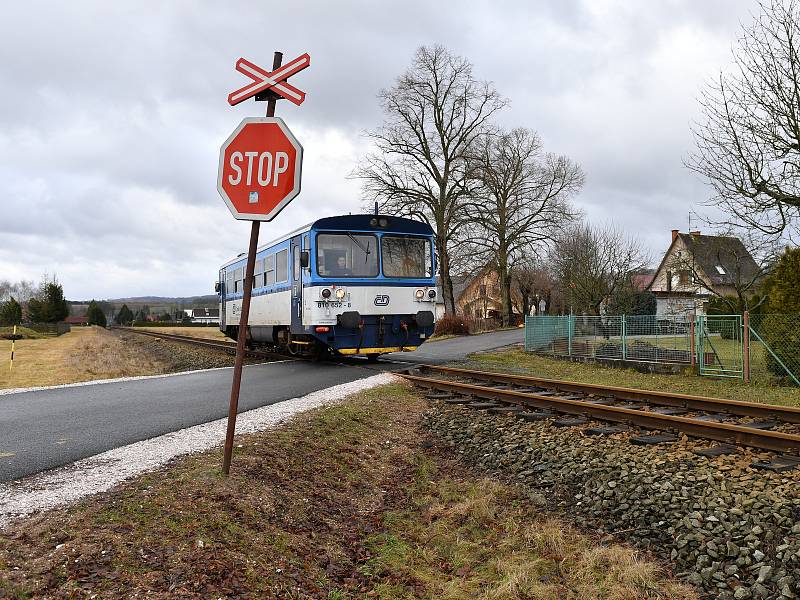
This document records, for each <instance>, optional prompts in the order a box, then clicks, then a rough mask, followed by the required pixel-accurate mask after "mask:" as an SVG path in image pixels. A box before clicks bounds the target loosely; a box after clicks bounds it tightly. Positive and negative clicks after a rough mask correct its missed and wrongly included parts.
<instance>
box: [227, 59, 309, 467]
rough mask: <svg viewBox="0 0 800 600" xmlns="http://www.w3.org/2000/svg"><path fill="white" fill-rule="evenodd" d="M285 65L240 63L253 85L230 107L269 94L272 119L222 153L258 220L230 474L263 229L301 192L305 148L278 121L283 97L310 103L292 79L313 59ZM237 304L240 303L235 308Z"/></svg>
mask: <svg viewBox="0 0 800 600" xmlns="http://www.w3.org/2000/svg"><path fill="white" fill-rule="evenodd" d="M282 60H283V54H281V53H280V52H276V53H275V56H274V58H273V63H272V71H267V70H265V69H262V68H261V67H259V66H258V65H255V64H253V63H251V62H250V61H248V60H245V59H244V58H240V59H239V60H238V61H237V63H236V70H237V71H239V72H240V73H244V74H245V75H247V76H248V77H249V78H250V79H252V80H253V81H252V82H251V83H249V84H247V85H246V86H244V87H243V88H240V89H238V90H236V91H234V92H232V93H231V94H229V95H228V103H229V104H230V105H231V106H235V105H236V104H238V103H240V102H243V101H244V100H247V99H248V98H252V97H253V96H256V95H257V94H262V96H263V95H266V99H267V116H266V117H251V118H246V119H244V120H243V121H242V122H241V123H239V126H238V127H237V128H236V129H234V130H233V133H232V134H231V135H230V137H228V139H227V140H225V143H224V144H222V148H220V153H219V169H218V171H217V190H218V191H219V194H220V196H222V199H223V200H225V204H227V205H228V208H229V209H230V211H231V213H232V214H233V216H234V217H236V218H237V219H246V220H249V221H252V224H251V227H250V245H249V248H248V252H247V263H246V266H245V276H244V294H243V295H242V296H243V297H242V300H241V302H242V304H241V309H240V317H239V329H238V333H237V335H236V360H235V361H234V364H233V382H232V384H231V400H230V405H229V407H228V428H227V432H226V433H225V454H224V457H223V459H222V472H223V473H224V474H225V475H227V474H228V473H229V472H230V467H231V459H232V457H233V437H234V434H235V432H236V415H237V413H238V412H239V390H240V387H241V382H242V366H243V363H244V353H245V341H246V339H247V337H248V335H247V320H248V317H249V314H250V299H251V298H252V290H253V272H254V267H255V262H256V249H257V247H258V230H259V225H260V223H261V221H271V220H272V219H274V218H275V216H276V215H277V214H278V213H279V212H281V210H283V208H285V207H286V205H287V204H289V202H291V201H292V199H293V198H294V197H295V196H297V194H299V193H300V175H301V170H302V164H303V147H302V146H301V145H300V143H299V142H298V141H297V138H295V137H294V135H292V132H291V131H289V128H288V127H287V126H286V123H284V122H283V120H282V119H278V118H276V117H275V104H276V101H277V100H278V99H279V98H286V99H287V100H289V101H291V102H293V103H294V104H296V105H298V106H299V105H300V104H302V103H303V101H305V98H306V95H305V92H303V91H301V90H298V89H297V88H296V87H294V86H293V85H290V84H289V83H287V82H286V80H287V79H288V78H289V77H290V76H291V75H294V74H295V73H297V72H299V71H302V70H303V69H305V68H306V67H308V66H309V65H310V64H311V57H309V55H308V54H302V55H300V56H299V57H297V58H296V59H294V60H293V61H291V62H289V63H287V64H285V65H283V66H281V62H282ZM267 92H268V93H267ZM258 99H259V97H256V100H258ZM235 302H236V301H235V300H234V301H232V302H230V304H231V305H233V304H234V303H235ZM223 306H224V307H225V309H226V310H227V306H228V303H223Z"/></svg>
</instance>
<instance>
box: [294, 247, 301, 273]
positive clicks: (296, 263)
mask: <svg viewBox="0 0 800 600" xmlns="http://www.w3.org/2000/svg"><path fill="white" fill-rule="evenodd" d="M292 262H293V263H294V264H293V265H292V267H293V270H294V280H295V281H300V246H295V247H294V254H293V255H292Z"/></svg>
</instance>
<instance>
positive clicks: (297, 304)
mask: <svg viewBox="0 0 800 600" xmlns="http://www.w3.org/2000/svg"><path fill="white" fill-rule="evenodd" d="M301 240H302V238H301V237H300V236H299V235H296V236H295V237H293V238H292V240H291V242H290V244H291V255H292V274H291V277H292V326H291V331H292V333H303V269H301V268H300V251H301V250H302V241H301Z"/></svg>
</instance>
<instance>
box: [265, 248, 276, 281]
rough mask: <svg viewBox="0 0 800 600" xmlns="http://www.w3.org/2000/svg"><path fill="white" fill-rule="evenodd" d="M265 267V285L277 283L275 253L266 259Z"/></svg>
mask: <svg viewBox="0 0 800 600" xmlns="http://www.w3.org/2000/svg"><path fill="white" fill-rule="evenodd" d="M265 260H266V265H265V267H264V268H265V269H266V272H265V273H264V284H265V285H272V284H273V283H275V255H274V254H270V255H269V256H268V257H267V258H266V259H265Z"/></svg>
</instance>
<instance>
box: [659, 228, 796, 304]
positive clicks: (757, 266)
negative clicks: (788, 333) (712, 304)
mask: <svg viewBox="0 0 800 600" xmlns="http://www.w3.org/2000/svg"><path fill="white" fill-rule="evenodd" d="M681 239H682V240H685V242H684V244H685V246H684V247H685V249H686V251H685V252H680V253H677V252H675V253H673V254H672V255H671V256H670V257H669V258H668V262H667V264H666V265H665V267H666V268H667V269H668V273H670V276H672V277H674V278H676V279H677V284H678V286H679V287H681V289H686V290H687V291H693V292H694V293H705V294H709V295H712V296H715V297H717V298H718V299H719V301H720V302H721V303H722V304H723V305H724V306H726V307H727V309H728V310H729V311H730V312H731V313H739V312H741V311H745V310H755V309H756V308H758V307H759V306H761V305H762V304H763V303H764V302H766V300H767V297H766V296H762V295H759V294H758V293H757V292H759V291H760V290H761V287H762V284H763V283H764V280H765V278H766V276H767V275H769V273H770V272H771V271H772V269H773V268H774V266H775V264H776V263H777V260H778V257H779V255H780V253H781V251H782V249H783V248H782V246H781V243H780V240H777V239H775V238H774V237H772V236H769V235H767V234H764V233H762V232H760V231H758V230H749V231H746V232H740V235H739V236H734V235H733V234H732V232H731V231H730V230H725V231H722V232H720V233H719V234H718V235H692V234H682V235H681Z"/></svg>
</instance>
